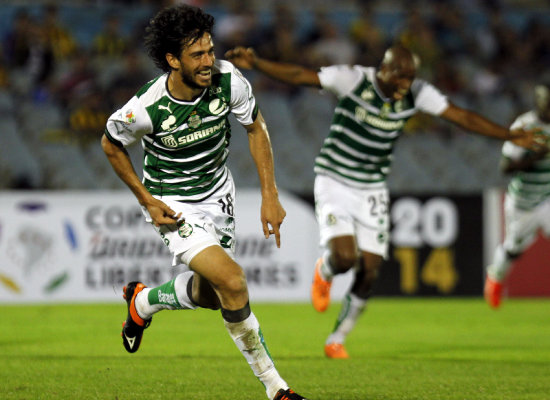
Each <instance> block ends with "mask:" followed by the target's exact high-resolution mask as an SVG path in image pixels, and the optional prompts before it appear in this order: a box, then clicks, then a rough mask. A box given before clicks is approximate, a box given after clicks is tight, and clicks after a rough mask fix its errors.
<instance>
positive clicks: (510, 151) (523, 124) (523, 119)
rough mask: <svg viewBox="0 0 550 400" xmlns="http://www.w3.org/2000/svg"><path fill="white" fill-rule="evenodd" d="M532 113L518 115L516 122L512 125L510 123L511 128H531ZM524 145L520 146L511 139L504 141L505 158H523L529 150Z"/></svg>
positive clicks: (503, 152)
mask: <svg viewBox="0 0 550 400" xmlns="http://www.w3.org/2000/svg"><path fill="white" fill-rule="evenodd" d="M530 117H531V114H530V113H525V114H523V115H520V116H519V117H517V118H516V119H515V120H514V122H512V125H510V129H511V130H514V129H521V128H529V127H530V126H531V119H532V118H530ZM528 151H529V150H527V149H526V148H524V147H521V146H518V145H517V144H514V143H512V142H510V141H506V142H504V144H503V145H502V156H503V157H505V158H509V159H512V160H520V159H522V158H523V157H524V156H525V154H526V153H527V152H528Z"/></svg>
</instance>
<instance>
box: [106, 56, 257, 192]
mask: <svg viewBox="0 0 550 400" xmlns="http://www.w3.org/2000/svg"><path fill="white" fill-rule="evenodd" d="M167 78H168V74H163V75H161V76H159V77H157V78H155V79H153V80H151V81H150V82H148V83H147V84H146V85H145V86H143V87H142V88H141V89H140V90H139V91H138V92H137V94H136V95H135V96H134V97H132V99H130V100H129V101H128V103H126V104H125V105H124V106H123V107H122V108H121V109H119V110H117V111H116V112H115V113H113V115H111V117H110V118H109V120H108V121H107V127H106V135H107V137H108V138H109V139H110V140H111V141H113V142H114V143H116V144H119V145H121V146H129V145H131V144H133V143H135V142H136V141H138V140H141V144H142V146H143V149H144V159H143V184H144V185H145V187H146V188H147V190H148V191H149V192H150V193H151V194H153V195H157V196H162V197H167V198H171V199H174V200H179V201H190V202H198V201H201V200H204V199H205V198H207V197H209V196H210V195H212V194H213V193H214V192H215V191H216V190H217V189H218V188H220V187H221V186H222V185H223V184H224V182H225V181H226V180H227V179H231V178H230V176H231V174H230V173H229V171H228V169H227V166H226V159H227V156H228V153H229V150H228V145H229V140H230V137H231V127H230V124H229V120H228V117H229V113H230V112H232V113H233V114H234V115H235V117H236V119H237V121H239V122H240V123H241V124H243V125H250V124H252V123H253V122H254V120H255V118H256V115H257V112H258V110H257V107H256V100H255V98H254V96H253V94H252V89H251V86H250V83H249V82H248V81H247V80H246V79H245V78H244V77H243V76H242V74H241V73H240V72H239V71H238V70H237V69H236V68H235V67H234V66H233V64H231V63H230V62H228V61H223V60H220V61H216V62H215V65H214V68H213V71H212V86H210V87H209V88H207V89H205V90H204V92H203V93H202V94H201V95H200V96H199V97H198V98H197V99H196V100H195V101H192V102H186V101H181V100H178V99H176V98H174V97H172V96H171V95H170V93H169V92H168V89H167Z"/></svg>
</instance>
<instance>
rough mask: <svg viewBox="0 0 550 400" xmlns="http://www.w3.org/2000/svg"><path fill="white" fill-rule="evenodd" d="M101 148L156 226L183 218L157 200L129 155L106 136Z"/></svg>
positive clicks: (172, 222) (102, 140) (103, 138)
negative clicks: (140, 176)
mask: <svg viewBox="0 0 550 400" xmlns="http://www.w3.org/2000/svg"><path fill="white" fill-rule="evenodd" d="M101 147H102V148H103V151H104V152H105V155H106V156H107V159H108V160H109V162H110V163H111V166H112V167H113V169H114V170H115V172H116V174H117V175H118V176H119V178H120V179H121V180H122V181H123V182H124V183H125V184H126V185H127V186H128V187H129V188H130V190H131V191H132V193H134V195H135V196H136V198H137V200H138V202H139V203H140V204H141V205H142V206H144V207H146V208H147V211H149V215H150V216H151V218H152V219H153V223H154V224H155V225H156V226H160V225H164V224H174V223H176V222H177V221H178V219H179V218H180V217H181V215H180V214H178V215H176V213H175V212H174V211H173V210H172V209H171V208H170V207H168V206H167V205H166V204H165V203H164V202H162V201H160V200H158V199H155V198H154V197H153V196H151V194H150V193H149V192H148V191H147V189H146V188H145V186H143V184H142V183H141V181H140V180H139V177H138V176H137V174H136V171H135V170H134V167H133V165H132V162H131V161H130V157H128V154H127V153H126V152H125V151H124V150H123V149H122V148H120V147H118V146H117V145H115V144H114V143H112V142H111V141H110V140H109V139H108V138H107V136H106V135H103V137H102V138H101Z"/></svg>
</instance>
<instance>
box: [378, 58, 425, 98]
mask: <svg viewBox="0 0 550 400" xmlns="http://www.w3.org/2000/svg"><path fill="white" fill-rule="evenodd" d="M415 75H416V68H415V67H414V64H412V63H405V64H401V65H384V66H382V68H381V69H380V73H379V74H378V80H379V83H380V88H381V89H382V91H383V92H384V94H385V95H386V96H387V97H389V98H391V99H393V100H401V99H403V98H404V97H405V96H406V95H407V93H409V90H410V88H411V85H412V83H413V80H414V77H415Z"/></svg>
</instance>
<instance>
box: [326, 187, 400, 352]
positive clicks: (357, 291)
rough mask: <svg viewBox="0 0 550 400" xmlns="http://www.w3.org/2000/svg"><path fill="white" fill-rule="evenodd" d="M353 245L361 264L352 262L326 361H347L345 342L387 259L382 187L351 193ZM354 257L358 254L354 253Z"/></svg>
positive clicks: (385, 204)
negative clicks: (351, 277)
mask: <svg viewBox="0 0 550 400" xmlns="http://www.w3.org/2000/svg"><path fill="white" fill-rule="evenodd" d="M353 194H354V197H353V198H354V199H355V200H356V201H355V207H354V208H353V209H352V210H354V213H353V218H354V220H355V221H356V224H355V232H356V234H355V242H356V243H357V247H358V248H359V249H360V261H359V262H357V263H355V264H354V265H355V269H354V278H353V282H352V285H351V287H350V289H349V291H348V293H347V294H346V295H345V296H344V299H343V301H342V309H341V311H340V313H339V315H338V318H337V320H336V323H335V325H334V330H333V332H332V333H331V334H330V335H329V337H328V338H327V340H326V342H325V354H326V355H327V357H329V358H348V357H349V355H348V353H347V351H346V349H345V347H344V342H345V340H346V338H347V336H348V335H349V333H350V332H351V331H352V330H353V328H354V327H355V324H356V322H357V320H358V319H359V317H360V316H361V314H362V313H363V311H364V310H365V306H366V303H367V300H368V299H369V297H370V296H371V294H372V289H373V285H374V283H375V282H376V279H377V277H378V271H379V269H380V267H381V265H382V263H383V261H384V259H385V258H386V256H387V252H388V239H389V216H388V192H387V190H386V189H385V188H379V189H378V188H377V189H373V190H365V191H354V193H353ZM356 254H357V251H356Z"/></svg>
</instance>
